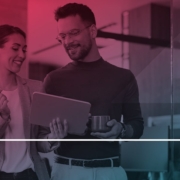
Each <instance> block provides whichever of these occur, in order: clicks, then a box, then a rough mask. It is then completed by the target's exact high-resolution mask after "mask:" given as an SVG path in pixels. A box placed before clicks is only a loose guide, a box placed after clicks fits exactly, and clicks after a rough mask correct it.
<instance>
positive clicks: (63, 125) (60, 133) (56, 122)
mask: <svg viewBox="0 0 180 180" xmlns="http://www.w3.org/2000/svg"><path fill="white" fill-rule="evenodd" d="M49 126H50V131H51V133H50V134H49V135H48V139H62V138H64V137H65V136H67V130H68V124H67V121H66V120H64V121H63V122H62V121H60V119H59V118H56V119H53V120H52V122H51V123H50V125H49Z"/></svg>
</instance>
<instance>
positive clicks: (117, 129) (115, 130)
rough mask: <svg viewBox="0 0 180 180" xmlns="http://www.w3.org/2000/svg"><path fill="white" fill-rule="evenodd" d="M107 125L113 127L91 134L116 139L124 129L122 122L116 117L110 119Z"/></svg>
mask: <svg viewBox="0 0 180 180" xmlns="http://www.w3.org/2000/svg"><path fill="white" fill-rule="evenodd" d="M107 126H109V127H111V130H110V131H108V132H105V133H101V132H92V133H91V135H92V136H96V137H98V138H101V139H116V138H117V137H118V136H119V134H120V133H121V131H122V129H123V127H122V125H121V123H119V122H117V121H116V120H115V119H112V120H110V121H108V122H107Z"/></svg>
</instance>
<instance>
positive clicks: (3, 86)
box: [0, 70, 17, 91]
mask: <svg viewBox="0 0 180 180" xmlns="http://www.w3.org/2000/svg"><path fill="white" fill-rule="evenodd" d="M16 88H17V82H16V75H15V74H14V73H10V72H5V71H3V70H2V71H0V90H7V91H11V90H14V89H16Z"/></svg>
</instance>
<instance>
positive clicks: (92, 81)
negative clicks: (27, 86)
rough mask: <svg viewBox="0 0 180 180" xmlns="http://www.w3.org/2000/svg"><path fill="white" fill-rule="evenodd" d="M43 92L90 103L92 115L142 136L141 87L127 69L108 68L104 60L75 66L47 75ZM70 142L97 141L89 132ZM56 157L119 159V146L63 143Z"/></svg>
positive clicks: (108, 143) (136, 135) (74, 63)
mask: <svg viewBox="0 0 180 180" xmlns="http://www.w3.org/2000/svg"><path fill="white" fill-rule="evenodd" d="M44 90H45V92H46V93H48V94H53V95H58V96H63V97H67V98H72V99H77V100H82V101H87V102H89V103H91V110H90V113H91V115H92V116H95V115H110V117H111V119H116V120H117V121H120V119H121V116H122V115H123V118H124V123H125V124H130V125H131V126H132V127H133V130H134V134H133V137H132V138H139V137H140V136H141V135H142V132H143V119H142V116H141V109H140V105H139V95H138V87H137V83H136V80H135V77H134V75H133V74H132V73H131V72H130V71H129V70H126V69H122V68H119V67H116V66H114V65H111V64H109V63H108V62H106V61H104V60H103V59H99V60H97V61H93V62H86V63H85V62H72V63H69V64H68V65H66V66H64V67H63V68H60V69H57V70H55V71H53V72H51V73H49V74H48V75H47V77H46V78H45V81H44ZM67 138H70V139H74V138H75V139H78V138H81V139H82V138H83V139H88V138H90V139H94V138H95V137H93V136H90V132H87V134H86V135H85V136H84V137H78V136H77V135H76V136H75V135H68V136H67ZM55 153H56V154H59V155H61V156H66V157H72V158H78V159H81V158H82V159H95V158H107V157H112V156H118V155H119V153H120V150H119V144H118V142H99V141H96V142H94V141H93V142H88V141H83V142H78V141H76V142H74V141H73V142H61V146H60V147H59V148H58V149H57V150H56V151H55Z"/></svg>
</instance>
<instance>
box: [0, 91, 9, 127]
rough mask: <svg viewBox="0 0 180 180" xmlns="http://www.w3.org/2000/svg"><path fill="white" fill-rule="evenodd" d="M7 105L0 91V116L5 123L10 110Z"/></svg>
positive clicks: (5, 98)
mask: <svg viewBox="0 0 180 180" xmlns="http://www.w3.org/2000/svg"><path fill="white" fill-rule="evenodd" d="M7 103H8V100H7V97H6V96H5V95H4V94H2V93H1V91H0V116H1V117H2V119H3V120H5V121H9V120H10V109H9V107H8V105H7ZM1 123H2V122H1Z"/></svg>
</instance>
